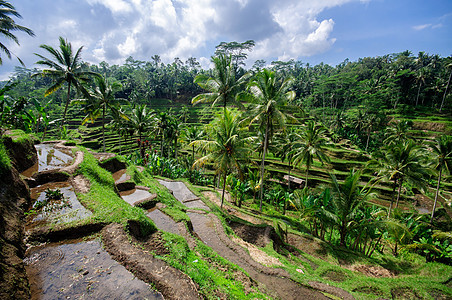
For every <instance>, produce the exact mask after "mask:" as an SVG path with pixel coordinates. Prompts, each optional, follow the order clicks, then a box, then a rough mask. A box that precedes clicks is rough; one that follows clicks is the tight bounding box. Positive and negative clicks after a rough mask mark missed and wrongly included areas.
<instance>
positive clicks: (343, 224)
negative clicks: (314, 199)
mask: <svg viewBox="0 0 452 300" xmlns="http://www.w3.org/2000/svg"><path fill="white" fill-rule="evenodd" d="M330 176H331V185H332V192H333V206H334V213H335V215H336V217H337V220H336V222H337V226H338V229H339V235H340V244H341V246H346V240H347V234H348V232H349V231H350V225H351V221H352V220H353V218H354V217H355V215H356V213H357V212H358V209H359V208H360V207H361V206H363V205H364V203H365V202H366V198H367V197H368V196H369V194H370V192H371V190H372V189H371V188H370V187H368V186H365V187H363V188H361V187H359V181H360V178H361V172H359V171H355V170H352V171H350V173H349V174H348V175H347V177H346V178H345V180H344V182H343V183H339V182H338V181H337V179H336V176H334V175H330Z"/></svg>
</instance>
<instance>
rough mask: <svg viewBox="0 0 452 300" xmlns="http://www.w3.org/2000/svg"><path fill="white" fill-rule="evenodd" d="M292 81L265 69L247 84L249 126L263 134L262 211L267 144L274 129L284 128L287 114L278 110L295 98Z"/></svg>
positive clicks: (260, 192)
mask: <svg viewBox="0 0 452 300" xmlns="http://www.w3.org/2000/svg"><path fill="white" fill-rule="evenodd" d="M292 82H293V79H292V78H290V77H288V78H286V79H285V80H284V81H281V80H278V79H277V77H276V73H275V72H273V71H270V70H267V69H264V70H262V71H261V72H259V73H257V74H256V76H255V77H254V78H253V79H252V80H251V81H250V82H249V83H248V90H249V92H250V94H251V98H250V99H249V100H250V102H251V103H252V106H253V107H252V109H251V111H250V114H251V122H250V125H252V124H254V123H257V124H258V126H259V129H260V130H261V131H262V132H264V150H263V152H262V162H261V181H260V182H261V187H260V191H259V199H260V205H259V209H260V211H262V197H263V191H264V187H263V185H264V166H265V155H266V153H267V148H268V144H269V142H270V141H271V138H272V136H273V133H274V131H275V129H276V127H284V126H285V123H286V119H287V117H288V115H287V114H285V113H284V112H282V111H281V110H280V109H281V108H282V107H283V106H284V104H285V103H286V102H287V101H291V100H293V99H294V98H295V92H294V91H289V89H290V87H291V85H292Z"/></svg>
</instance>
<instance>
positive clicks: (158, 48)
mask: <svg viewBox="0 0 452 300" xmlns="http://www.w3.org/2000/svg"><path fill="white" fill-rule="evenodd" d="M351 1H355V2H363V0H279V1H273V0H227V1H224V0H197V1H194V0H85V1H76V2H75V1H68V2H67V3H66V0H39V1H36V0H21V1H19V2H18V5H17V6H18V9H19V11H21V13H22V15H23V17H24V18H23V22H21V24H23V25H25V26H28V27H30V28H32V29H33V30H35V33H36V38H35V39H32V38H28V37H26V38H21V39H20V40H21V48H20V53H19V54H21V58H24V59H25V60H26V62H27V65H28V66H32V65H33V62H35V61H36V58H35V57H34V56H33V55H30V57H26V56H23V55H22V53H34V52H38V53H43V52H42V51H41V50H40V49H39V48H38V47H39V44H48V45H51V46H54V47H55V46H57V43H58V36H63V37H64V38H67V39H68V41H70V42H71V43H72V44H73V47H74V48H75V47H77V48H78V47H80V46H81V45H84V51H83V53H82V58H83V59H84V60H86V61H88V62H90V63H99V62H101V61H106V62H108V63H109V64H122V63H124V62H125V59H126V58H127V57H128V56H130V55H132V56H133V57H134V58H135V59H139V60H149V59H150V57H151V56H152V55H155V54H158V55H160V56H161V58H162V61H164V62H165V63H169V62H171V61H173V59H174V58H175V57H179V58H180V59H181V60H183V61H185V60H186V59H187V58H189V57H197V58H198V60H199V61H200V62H201V64H202V65H203V66H204V67H205V66H209V65H210V56H211V55H213V53H214V51H215V45H218V44H219V43H220V42H222V41H226V42H229V41H238V42H243V41H245V40H248V39H253V40H255V42H256V46H255V49H254V50H253V52H251V53H250V61H251V64H252V62H254V60H256V59H266V60H271V59H275V58H279V59H291V58H294V59H298V58H301V57H306V56H310V55H315V54H319V53H322V52H325V51H328V50H329V49H330V48H331V46H332V45H333V44H334V42H335V38H334V20H332V19H329V18H327V19H325V18H323V19H322V18H321V17H320V13H321V12H322V11H324V10H325V9H328V8H331V7H335V6H340V5H343V4H345V3H347V2H351ZM366 1H367V0H366ZM366 1H364V2H366ZM19 3H20V5H19ZM61 3H65V5H59V4H61ZM49 7H54V9H52V10H49V9H48V8H49ZM13 49H15V48H13ZM5 63H6V62H5Z"/></svg>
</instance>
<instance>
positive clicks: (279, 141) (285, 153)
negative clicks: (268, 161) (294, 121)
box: [275, 128, 298, 191]
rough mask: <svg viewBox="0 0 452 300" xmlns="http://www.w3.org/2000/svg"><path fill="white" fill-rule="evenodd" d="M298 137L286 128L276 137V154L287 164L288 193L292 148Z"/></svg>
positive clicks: (291, 129)
mask: <svg viewBox="0 0 452 300" xmlns="http://www.w3.org/2000/svg"><path fill="white" fill-rule="evenodd" d="M297 137H298V135H297V134H296V132H295V130H294V129H293V128H290V129H289V128H288V129H287V130H285V131H283V132H281V134H279V135H277V136H276V147H275V148H277V151H276V152H277V154H278V156H279V157H280V158H281V161H283V162H284V161H285V160H286V159H287V163H288V164H289V166H288V167H289V171H288V174H287V175H288V189H289V191H290V181H291V177H290V171H291V170H292V166H293V161H294V152H293V149H294V146H295V145H296V142H297Z"/></svg>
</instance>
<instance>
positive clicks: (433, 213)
mask: <svg viewBox="0 0 452 300" xmlns="http://www.w3.org/2000/svg"><path fill="white" fill-rule="evenodd" d="M442 172H443V168H442V166H441V167H440V169H439V175H438V184H437V185H436V193H435V202H434V203H433V208H432V216H431V217H430V223H432V222H433V216H434V215H435V209H436V203H437V202H438V194H439V184H440V183H441V173H442Z"/></svg>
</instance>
